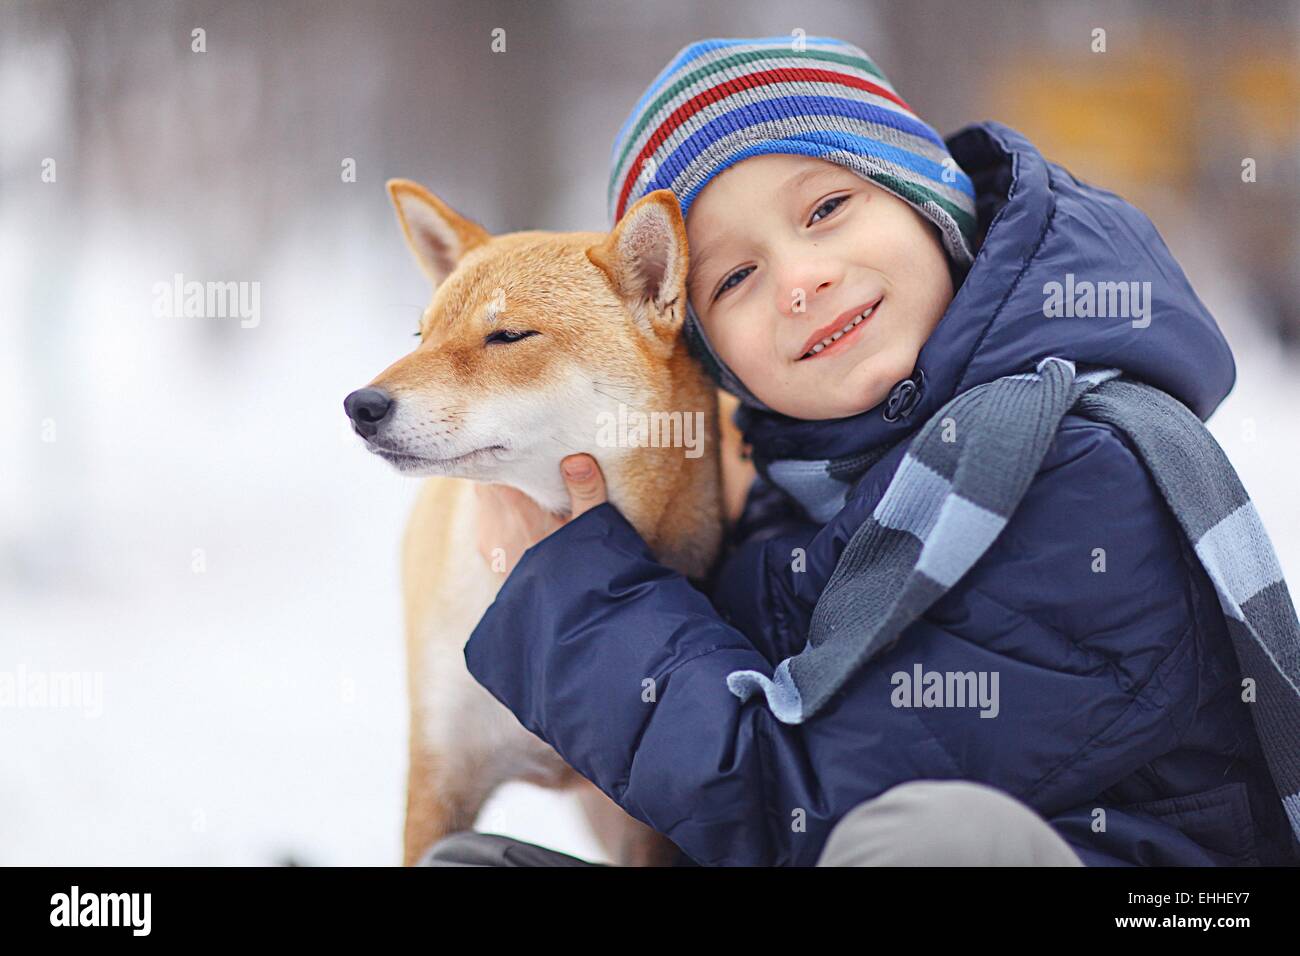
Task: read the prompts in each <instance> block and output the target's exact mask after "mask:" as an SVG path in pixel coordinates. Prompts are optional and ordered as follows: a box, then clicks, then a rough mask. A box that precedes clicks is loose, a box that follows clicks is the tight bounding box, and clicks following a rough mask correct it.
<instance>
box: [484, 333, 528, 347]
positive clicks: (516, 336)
mask: <svg viewBox="0 0 1300 956" xmlns="http://www.w3.org/2000/svg"><path fill="white" fill-rule="evenodd" d="M537 334H538V333H537V332H535V331H533V330H532V329H530V330H528V331H527V332H512V331H510V330H509V329H501V330H500V331H497V332H493V333H492V334H491V335H489V336H488V337H487V338H486V339H484V340H483V344H484V345H491V344H492V343H493V342H518V341H519V340H520V339H526V338H528V336H530V335H537Z"/></svg>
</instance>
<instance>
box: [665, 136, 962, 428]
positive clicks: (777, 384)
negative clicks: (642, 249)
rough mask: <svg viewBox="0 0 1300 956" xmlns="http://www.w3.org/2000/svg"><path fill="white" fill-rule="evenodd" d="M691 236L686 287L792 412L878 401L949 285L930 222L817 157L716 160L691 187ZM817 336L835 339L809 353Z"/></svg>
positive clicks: (838, 412)
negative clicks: (722, 164)
mask: <svg viewBox="0 0 1300 956" xmlns="http://www.w3.org/2000/svg"><path fill="white" fill-rule="evenodd" d="M686 236H687V241H688V243H689V245H690V250H691V265H690V275H689V277H688V287H687V291H688V294H689V296H690V300H691V305H692V306H693V307H694V308H695V313H696V315H698V316H699V319H700V322H701V323H702V324H703V325H704V330H705V332H706V333H707V334H708V337H709V341H710V342H711V343H712V344H713V347H714V349H716V350H717V352H718V354H719V355H720V356H721V357H722V359H723V361H725V362H726V363H727V364H728V365H729V366H730V367H731V369H732V371H734V372H735V373H736V375H737V376H739V378H740V379H741V381H743V382H744V383H745V385H746V386H747V387H748V388H749V389H750V391H752V392H753V393H754V394H755V395H756V396H758V397H759V398H760V399H762V400H763V401H764V402H765V403H766V404H767V405H768V406H769V407H770V408H772V409H773V410H775V411H778V412H781V413H783V414H785V415H789V416H791V417H794V418H802V419H827V418H844V417H846V416H849V415H856V414H857V413H859V412H862V411H865V410H867V409H868V408H871V407H873V406H875V405H878V404H879V403H880V402H882V401H883V400H884V399H885V398H886V396H888V394H889V390H890V389H891V388H892V387H893V386H894V384H895V383H897V382H898V381H899V380H900V379H904V378H906V377H908V376H909V375H911V374H912V370H913V368H914V367H915V364H916V357H917V354H918V353H919V352H920V351H921V346H922V345H924V344H925V341H926V339H927V338H929V337H930V333H931V332H933V331H934V327H935V326H936V325H937V324H938V323H939V319H940V318H942V317H943V313H944V310H945V309H947V307H948V303H949V302H950V301H951V299H952V296H953V288H952V278H951V276H950V274H949V272H948V261H947V258H946V255H945V253H944V250H943V246H942V244H941V242H940V239H939V231H938V229H937V227H935V226H934V225H933V224H932V223H931V222H930V221H929V220H927V219H925V218H924V217H923V216H922V215H921V214H920V213H918V212H917V211H916V210H915V209H913V208H912V207H911V206H909V205H908V204H907V203H905V202H903V200H901V199H899V198H897V197H896V196H894V195H893V194H892V193H889V192H886V191H885V190H883V189H881V188H880V187H878V186H876V185H875V184H874V183H872V182H869V181H867V180H866V179H863V178H862V177H861V176H859V175H857V174H856V173H854V172H853V171H852V170H850V169H847V168H845V167H843V166H839V165H836V164H835V163H831V162H827V161H826V160H822V159H815V158H812V157H808V156H796V155H784V154H773V155H763V156H751V157H750V158H749V159H746V160H743V161H741V162H739V163H737V164H736V165H734V166H731V167H729V168H727V169H725V170H723V171H722V172H721V173H719V174H718V175H717V176H715V177H714V178H713V179H712V180H711V181H710V182H709V184H708V185H707V186H705V187H704V189H703V190H701V191H700V194H699V195H698V196H697V197H696V198H695V202H694V203H693V204H692V206H691V208H690V211H689V213H688V216H687V221H686ZM868 308H872V311H871V313H870V314H869V315H868V316H867V318H866V319H864V320H862V321H859V322H858V323H857V324H856V325H855V326H854V327H853V328H852V330H851V331H849V332H846V333H845V334H843V335H837V333H838V332H839V331H840V330H841V329H843V328H844V327H846V326H848V325H850V323H852V322H853V321H854V318H855V316H857V315H859V314H861V313H862V312H863V311H864V310H866V309H868ZM828 328H829V331H825V332H824V333H823V334H820V335H816V337H815V338H814V335H815V334H816V333H818V332H819V331H820V330H823V329H828ZM824 338H834V341H833V342H832V343H831V345H829V346H826V347H824V348H823V349H822V350H821V351H820V352H818V353H815V354H807V353H808V352H809V350H810V349H812V348H813V347H814V346H815V345H816V344H817V343H819V342H821V341H822V340H823V339H824Z"/></svg>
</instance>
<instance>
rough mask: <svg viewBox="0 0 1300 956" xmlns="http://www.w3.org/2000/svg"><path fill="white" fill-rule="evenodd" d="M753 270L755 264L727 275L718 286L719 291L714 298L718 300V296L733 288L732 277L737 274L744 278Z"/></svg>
mask: <svg viewBox="0 0 1300 956" xmlns="http://www.w3.org/2000/svg"><path fill="white" fill-rule="evenodd" d="M753 271H754V267H753V266H745V268H743V269H737V270H736V271H735V272H733V273H732V274H731V275H729V276H727V278H725V279H723V280H722V285H720V286H718V292H717V294H716V295H714V297H713V298H714V299H715V300H716V299H717V298H718V296H720V295H722V293H724V292H726V291H727V290H728V289H730V288H732V282H731V280H732V279H734V278H736V277H737V276H739V277H740V278H742V279H743V278H745V276H747V275H749V274H750V273H751V272H753Z"/></svg>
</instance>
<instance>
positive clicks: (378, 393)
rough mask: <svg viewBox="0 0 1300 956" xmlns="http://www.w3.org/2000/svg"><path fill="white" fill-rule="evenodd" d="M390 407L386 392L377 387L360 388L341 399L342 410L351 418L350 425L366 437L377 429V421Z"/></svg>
mask: <svg viewBox="0 0 1300 956" xmlns="http://www.w3.org/2000/svg"><path fill="white" fill-rule="evenodd" d="M392 407H393V400H392V399H391V398H389V396H388V393H387V392H385V391H382V390H380V389H377V388H360V389H357V390H356V391H355V392H353V393H352V394H351V395H349V396H348V397H347V398H345V399H343V410H344V411H345V412H347V413H348V418H350V419H352V427H353V428H354V429H356V431H357V433H358V434H361V435H364V436H365V437H366V438H369V437H370V436H372V435H374V433H375V432H377V431H379V423H380V422H382V421H383V420H384V417H385V416H386V415H387V414H388V413H389V411H390V410H391V409H392Z"/></svg>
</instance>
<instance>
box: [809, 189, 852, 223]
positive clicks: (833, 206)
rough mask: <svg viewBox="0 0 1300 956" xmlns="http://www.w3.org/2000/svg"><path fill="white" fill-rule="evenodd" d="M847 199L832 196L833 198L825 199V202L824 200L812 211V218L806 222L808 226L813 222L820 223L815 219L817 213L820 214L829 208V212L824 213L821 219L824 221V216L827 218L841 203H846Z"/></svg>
mask: <svg viewBox="0 0 1300 956" xmlns="http://www.w3.org/2000/svg"><path fill="white" fill-rule="evenodd" d="M848 198H849V197H848V196H834V197H832V198H830V199H827V200H826V201H825V202H823V203H822V204H821V205H820V206H818V207H817V208H816V209H814V210H813V214H812V218H811V219H809V220H808V225H810V226H811V225H812V224H813V223H814V222H818V221H820V220H818V218H817V214H818V213H819V212H821V211H822V210H823V209H825V208H826V207H827V206H830V207H831V208H830V210H829V211H828V212H827V213H826V215H825V216H822V217H821V218H822V219H825V218H826V216H829V215H830V214H831V213H832V212H834V211H835V210H836V209H838V208H840V205H841V204H842V203H844V202H846V201H847V200H848Z"/></svg>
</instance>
